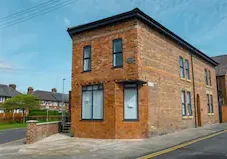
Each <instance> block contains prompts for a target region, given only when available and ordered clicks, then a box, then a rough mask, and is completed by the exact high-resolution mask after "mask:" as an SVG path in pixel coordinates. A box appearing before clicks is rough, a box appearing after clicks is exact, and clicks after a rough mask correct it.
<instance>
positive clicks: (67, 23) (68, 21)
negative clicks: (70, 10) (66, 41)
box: [64, 18, 71, 26]
mask: <svg viewBox="0 0 227 159" xmlns="http://www.w3.org/2000/svg"><path fill="white" fill-rule="evenodd" d="M64 23H65V25H66V26H70V24H71V23H70V20H69V19H68V18H64Z"/></svg>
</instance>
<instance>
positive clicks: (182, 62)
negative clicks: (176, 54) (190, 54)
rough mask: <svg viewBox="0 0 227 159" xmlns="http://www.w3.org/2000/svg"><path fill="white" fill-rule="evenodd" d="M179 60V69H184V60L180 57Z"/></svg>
mask: <svg viewBox="0 0 227 159" xmlns="http://www.w3.org/2000/svg"><path fill="white" fill-rule="evenodd" d="M179 60H180V61H179V62H180V66H181V67H184V60H183V58H182V57H180V59H179Z"/></svg>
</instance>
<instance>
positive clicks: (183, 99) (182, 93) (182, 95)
mask: <svg viewBox="0 0 227 159" xmlns="http://www.w3.org/2000/svg"><path fill="white" fill-rule="evenodd" d="M181 101H182V115H186V108H185V104H186V103H185V91H182V92H181Z"/></svg>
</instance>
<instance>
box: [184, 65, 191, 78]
mask: <svg viewBox="0 0 227 159" xmlns="http://www.w3.org/2000/svg"><path fill="white" fill-rule="evenodd" d="M185 73H186V75H185V76H186V79H190V73H189V62H188V60H185Z"/></svg>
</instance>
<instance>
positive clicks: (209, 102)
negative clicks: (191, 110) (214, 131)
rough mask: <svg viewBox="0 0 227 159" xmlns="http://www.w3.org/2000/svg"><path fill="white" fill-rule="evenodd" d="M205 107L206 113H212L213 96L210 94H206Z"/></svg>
mask: <svg viewBox="0 0 227 159" xmlns="http://www.w3.org/2000/svg"><path fill="white" fill-rule="evenodd" d="M207 107H208V113H214V106H213V96H212V95H210V94H207Z"/></svg>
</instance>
